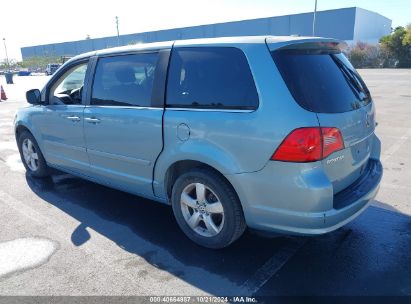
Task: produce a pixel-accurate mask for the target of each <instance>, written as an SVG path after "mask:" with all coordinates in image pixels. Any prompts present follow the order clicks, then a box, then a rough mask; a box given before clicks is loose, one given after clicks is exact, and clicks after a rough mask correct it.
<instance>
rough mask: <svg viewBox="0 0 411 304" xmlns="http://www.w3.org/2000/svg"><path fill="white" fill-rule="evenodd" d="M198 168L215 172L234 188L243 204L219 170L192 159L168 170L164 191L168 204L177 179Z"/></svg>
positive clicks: (182, 161)
mask: <svg viewBox="0 0 411 304" xmlns="http://www.w3.org/2000/svg"><path fill="white" fill-rule="evenodd" d="M196 168H203V169H208V170H210V171H212V172H214V173H215V174H218V175H219V176H220V177H221V178H223V179H224V181H225V182H227V184H228V185H229V186H230V187H231V188H232V190H233V191H234V193H235V194H236V196H237V198H238V200H239V201H240V203H241V200H240V198H239V195H238V193H237V191H236V190H235V188H234V186H233V185H232V184H231V183H230V181H229V180H228V179H227V178H226V177H225V176H224V174H223V173H221V172H220V171H219V170H217V169H216V168H214V167H213V166H211V165H209V164H207V163H205V162H202V161H198V160H190V159H186V160H178V161H175V162H174V163H172V164H171V165H170V166H169V167H168V168H167V170H166V173H165V176H164V190H165V194H166V196H167V200H168V202H170V198H171V192H172V189H173V185H174V183H175V181H176V180H177V178H178V177H179V176H181V175H182V174H184V173H186V172H189V171H190V170H193V169H196Z"/></svg>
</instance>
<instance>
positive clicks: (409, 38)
mask: <svg viewBox="0 0 411 304" xmlns="http://www.w3.org/2000/svg"><path fill="white" fill-rule="evenodd" d="M402 44H403V45H407V44H408V45H411V23H410V24H408V26H407V32H406V33H405V36H404V39H403V40H402Z"/></svg>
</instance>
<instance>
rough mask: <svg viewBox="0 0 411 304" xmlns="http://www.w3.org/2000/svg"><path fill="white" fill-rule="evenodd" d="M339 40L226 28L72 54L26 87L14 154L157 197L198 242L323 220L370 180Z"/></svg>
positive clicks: (45, 168)
mask: <svg viewBox="0 0 411 304" xmlns="http://www.w3.org/2000/svg"><path fill="white" fill-rule="evenodd" d="M341 47H342V43H341V42H340V41H337V40H334V39H326V38H312V37H232V38H214V39H196V40H186V41H175V42H161V43H150V44H139V45H135V46H127V47H120V48H114V49H107V50H101V51H96V52H91V53H87V54H83V55H79V56H77V57H74V58H72V59H71V60H70V61H68V62H67V63H65V64H64V65H63V66H62V67H60V68H59V69H58V70H57V71H56V73H55V74H54V75H53V76H52V78H51V79H50V80H49V82H48V83H47V84H46V86H45V87H44V88H43V89H42V91H41V92H40V91H39V90H37V89H34V90H30V91H28V92H27V100H28V102H29V103H30V104H31V105H30V106H28V107H26V108H23V109H21V110H19V112H18V113H17V116H16V119H15V134H16V139H17V143H18V147H19V150H20V154H21V158H22V161H23V163H24V165H25V167H26V169H27V172H28V173H29V174H30V175H32V176H33V177H44V176H46V175H47V174H49V168H50V167H52V168H57V169H59V170H62V171H65V172H68V173H71V174H73V175H76V176H79V177H83V178H86V179H88V180H91V181H94V182H97V183H100V184H103V185H106V186H109V187H113V188H116V189H120V190H124V191H127V192H130V193H134V194H136V195H139V196H143V197H146V198H149V199H152V200H155V201H159V202H162V203H165V204H170V205H172V208H173V211H174V215H175V218H176V220H177V223H178V225H179V226H180V227H181V229H182V230H183V232H184V233H185V234H186V235H187V237H189V238H190V239H191V240H193V241H194V242H196V243H198V244H200V245H202V246H205V247H209V248H222V247H225V246H228V245H229V244H231V243H232V242H234V241H235V240H236V239H238V238H239V237H240V236H241V235H242V233H243V232H244V230H245V229H246V227H250V228H253V229H258V230H264V231H272V232H282V233H287V234H302V235H316V234H322V233H326V232H329V231H332V230H335V229H337V228H339V227H341V226H343V225H344V224H346V223H348V222H349V221H351V220H352V219H354V218H355V217H356V216H357V215H359V214H360V213H361V212H362V211H363V210H364V209H365V208H366V207H367V205H368V204H369V203H370V201H371V200H372V199H373V198H374V197H375V195H376V193H377V191H378V187H379V183H380V180H381V177H382V166H381V163H380V161H379V158H380V141H379V140H378V138H377V137H376V135H375V133H374V131H375V126H376V122H375V108H374V103H373V101H372V98H371V95H370V92H369V90H368V89H367V87H366V85H365V84H364V82H363V80H362V79H361V77H360V76H359V74H358V73H357V72H356V71H355V69H354V68H353V67H352V65H351V64H350V63H349V62H348V60H347V59H346V57H345V56H344V55H343V53H342V52H341Z"/></svg>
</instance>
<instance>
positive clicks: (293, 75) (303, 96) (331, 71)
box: [271, 49, 371, 113]
mask: <svg viewBox="0 0 411 304" xmlns="http://www.w3.org/2000/svg"><path fill="white" fill-rule="evenodd" d="M271 54H272V57H273V59H274V62H275V63H276V65H277V67H278V69H279V71H280V73H281V75H282V77H283V79H284V81H285V83H286V85H287V87H288V89H289V91H290V92H291V94H292V95H293V97H294V99H295V100H296V101H297V102H298V104H299V105H300V106H302V107H303V108H305V109H307V110H309V111H312V112H317V113H341V112H348V111H352V110H355V109H358V108H360V107H362V106H365V105H367V104H368V103H370V102H371V96H370V92H369V90H368V89H367V87H366V85H365V84H364V81H363V80H362V79H361V77H360V75H359V74H358V73H357V72H356V71H355V69H354V68H353V66H352V65H351V64H350V62H349V61H348V60H347V58H346V57H345V56H344V55H343V54H342V53H341V52H339V51H334V50H301V49H299V50H293V49H287V50H278V51H274V52H272V53H271Z"/></svg>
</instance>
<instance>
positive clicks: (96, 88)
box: [91, 53, 158, 106]
mask: <svg viewBox="0 0 411 304" xmlns="http://www.w3.org/2000/svg"><path fill="white" fill-rule="evenodd" d="M157 59H158V54H156V53H150V54H137V55H125V56H115V57H105V58H100V59H99V61H98V63H97V68H96V72H95V76H94V83H93V92H92V98H91V104H93V105H108V106H150V105H151V93H152V90H153V81H154V72H155V69H156V65H157Z"/></svg>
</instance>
